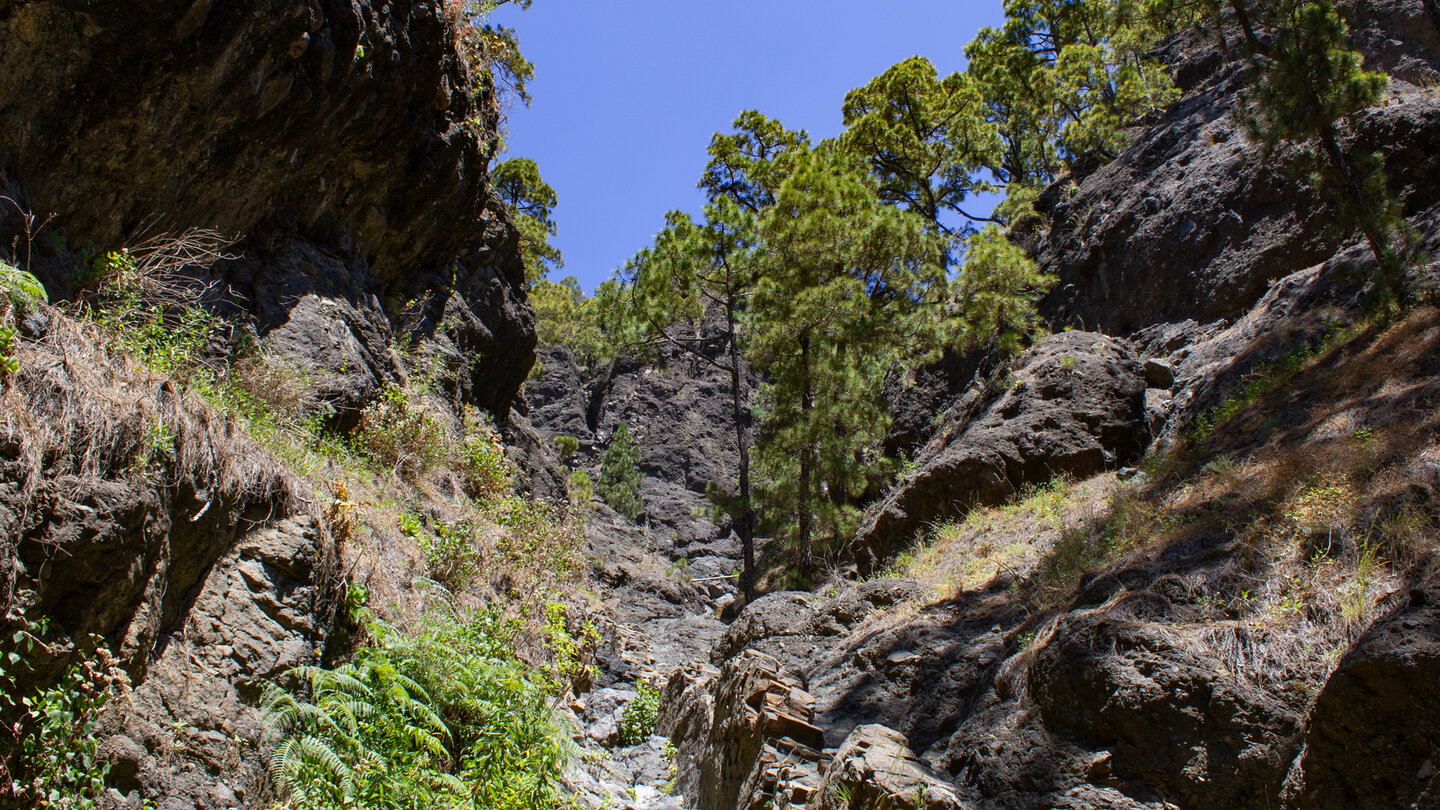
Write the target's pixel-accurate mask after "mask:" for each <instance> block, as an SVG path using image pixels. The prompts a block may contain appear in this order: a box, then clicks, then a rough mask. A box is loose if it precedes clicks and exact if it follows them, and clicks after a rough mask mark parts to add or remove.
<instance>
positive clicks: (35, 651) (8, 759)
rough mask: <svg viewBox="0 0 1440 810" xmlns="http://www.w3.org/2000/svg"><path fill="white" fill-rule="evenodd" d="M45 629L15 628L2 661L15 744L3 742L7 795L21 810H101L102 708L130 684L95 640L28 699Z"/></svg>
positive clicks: (1, 690) (1, 702) (2, 710)
mask: <svg viewBox="0 0 1440 810" xmlns="http://www.w3.org/2000/svg"><path fill="white" fill-rule="evenodd" d="M43 633H44V625H43V624H42V625H38V626H29V625H23V626H21V627H18V628H16V629H14V630H13V631H12V632H11V634H10V638H8V639H7V640H6V641H7V643H6V644H4V645H3V647H4V649H5V650H6V652H5V653H4V656H3V658H0V716H3V717H4V718H5V720H6V723H7V731H8V732H9V734H8V735H7V737H8V739H5V740H0V754H3V755H4V758H3V760H0V777H4V778H3V779H0V798H4V799H6V800H9V801H14V802H16V803H17V804H16V805H15V806H28V807H53V808H57V809H63V810H92V809H93V808H97V807H100V806H102V805H101V802H102V800H103V798H104V796H105V794H106V786H105V780H106V778H107V777H108V776H109V774H110V763H108V762H106V761H104V760H102V759H101V758H100V756H99V731H100V728H99V725H100V711H101V710H102V709H103V708H104V707H105V704H106V703H108V702H109V701H110V700H111V698H112V697H113V696H114V695H115V694H116V693H117V692H121V691H123V690H125V689H128V688H129V684H130V680H129V677H128V676H127V675H126V674H125V672H124V670H122V669H121V668H120V666H119V663H118V662H117V661H116V660H115V659H114V658H113V657H112V656H111V654H110V651H109V650H108V649H107V648H106V647H104V646H103V644H102V643H101V642H102V639H99V638H98V637H92V638H91V639H89V644H90V645H91V646H92V647H93V652H88V653H81V654H79V655H78V656H77V658H76V660H75V662H74V663H72V664H71V665H70V666H68V667H66V668H65V671H64V674H62V675H61V676H60V679H59V680H58V681H57V682H55V683H54V684H52V685H50V686H49V687H47V688H42V689H36V690H35V691H33V692H31V693H30V694H28V695H23V696H22V693H21V692H20V690H19V689H18V688H17V685H18V684H19V683H20V682H21V679H22V678H23V676H24V675H25V673H26V671H27V670H29V669H30V668H31V667H32V666H33V664H34V662H35V660H36V659H37V658H38V657H39V656H40V655H41V654H42V653H44V652H48V651H47V650H45V649H44V647H45V645H44V644H43V642H41V640H40V638H39V636H40V635H43Z"/></svg>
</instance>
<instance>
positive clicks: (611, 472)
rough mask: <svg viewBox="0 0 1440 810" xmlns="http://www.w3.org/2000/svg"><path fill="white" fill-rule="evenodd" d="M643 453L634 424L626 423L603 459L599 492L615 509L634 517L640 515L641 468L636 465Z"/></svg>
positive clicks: (611, 441) (618, 431) (618, 429)
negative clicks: (634, 436)
mask: <svg viewBox="0 0 1440 810" xmlns="http://www.w3.org/2000/svg"><path fill="white" fill-rule="evenodd" d="M638 461H639V453H638V451H637V449H636V447H635V440H634V439H632V438H630V427H629V426H628V425H626V424H625V423H624V422H621V423H620V427H618V428H616V429H615V435H614V436H612V437H610V443H609V444H607V445H605V454H604V455H603V456H602V457H601V458H600V482H599V484H597V485H596V487H595V491H596V492H597V493H598V494H599V495H600V498H601V499H602V500H604V501H605V503H607V504H609V506H610V508H611V509H614V510H615V511H616V512H619V513H620V514H622V515H624V516H625V517H627V518H630V519H631V520H634V519H635V518H637V517H639V516H640V510H641V508H643V503H642V502H641V499H640V469H639V467H637V466H636V464H637V462H638Z"/></svg>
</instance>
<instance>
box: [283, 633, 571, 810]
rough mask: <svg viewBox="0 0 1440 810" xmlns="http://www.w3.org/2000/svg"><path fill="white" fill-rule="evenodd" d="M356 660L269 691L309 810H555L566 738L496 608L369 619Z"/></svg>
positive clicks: (288, 781) (290, 783) (292, 774)
mask: <svg viewBox="0 0 1440 810" xmlns="http://www.w3.org/2000/svg"><path fill="white" fill-rule="evenodd" d="M368 624H369V635H370V638H371V639H372V640H371V643H370V644H368V645H367V646H365V647H362V648H361V649H360V650H359V651H358V652H357V653H356V655H355V656H354V658H353V660H351V661H349V662H347V663H345V664H342V665H340V666H337V667H334V668H331V669H324V668H318V667H306V668H301V669H299V670H296V672H295V674H296V675H298V676H299V678H300V680H301V682H302V685H301V687H300V688H299V689H297V690H296V691H294V692H292V691H286V690H283V689H280V688H278V687H275V686H272V687H270V688H269V690H268V691H267V693H266V695H265V699H264V707H265V723H266V727H267V729H268V732H269V734H270V735H271V737H272V739H273V740H274V741H275V742H276V746H275V749H274V753H273V755H272V759H271V764H272V767H271V771H272V774H273V776H274V780H275V785H276V788H277V790H279V791H280V792H281V794H282V795H283V796H287V797H289V798H290V799H291V800H292V801H294V802H297V803H298V804H299V805H300V806H303V807H306V808H315V809H316V810H319V809H320V808H340V807H366V808H397V810H399V808H413V807H426V808H429V807H436V808H475V809H476V810H479V809H480V808H484V810H541V808H544V809H545V810H549V808H552V807H555V806H556V804H557V802H558V795H559V794H558V787H559V780H560V775H561V771H562V769H563V768H564V766H565V763H566V762H567V761H568V756H569V745H570V744H569V740H568V737H567V736H566V735H565V733H564V732H563V731H562V729H561V727H560V725H559V721H558V720H557V718H556V715H555V714H554V712H553V710H552V708H551V705H550V699H549V693H548V692H547V691H546V689H545V687H544V684H543V683H542V682H541V681H539V680H537V679H536V677H535V676H534V675H533V674H532V672H531V670H530V668H529V667H527V666H526V664H525V663H524V662H522V661H521V660H520V659H519V657H518V655H517V641H518V635H519V632H520V631H519V626H518V625H517V623H516V622H514V621H513V620H511V619H507V618H505V616H504V615H503V614H502V613H501V612H500V611H498V610H494V609H491V610H487V611H481V612H478V613H471V614H465V615H461V616H455V615H450V614H448V613H446V614H442V613H438V612H432V613H430V614H427V615H426V616H425V617H424V618H423V619H422V620H421V623H420V624H419V626H417V627H413V628H406V629H404V630H403V631H402V630H400V629H398V628H395V627H392V626H390V625H388V624H386V623H384V622H380V621H378V620H374V619H371V620H370V621H369V623H368Z"/></svg>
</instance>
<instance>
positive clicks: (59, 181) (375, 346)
mask: <svg viewBox="0 0 1440 810" xmlns="http://www.w3.org/2000/svg"><path fill="white" fill-rule="evenodd" d="M0 42H3V43H4V47H3V48H0V258H4V259H5V260H7V261H8V262H10V263H12V264H14V265H16V266H19V267H22V268H26V269H28V270H30V271H31V272H33V273H34V274H35V275H36V276H37V277H38V278H39V279H40V280H41V281H42V282H43V283H44V285H45V287H46V288H47V290H48V291H49V294H50V298H51V300H52V301H56V302H63V301H67V300H71V299H72V298H74V297H76V296H84V295H86V294H87V284H88V283H89V280H88V279H87V278H86V277H85V273H84V268H85V267H86V265H87V263H88V262H89V259H90V257H91V256H94V255H96V254H104V253H106V252H108V251H118V250H121V249H122V248H126V247H132V248H133V247H135V246H136V245H138V244H142V243H144V242H145V241H146V240H147V239H152V238H155V237H157V236H162V235H166V234H183V233H187V232H192V230H191V229H205V230H206V231H210V232H214V233H217V234H219V235H221V236H222V237H223V241H224V242H226V243H229V246H228V247H226V248H225V249H224V250H223V251H222V252H223V253H224V256H223V257H222V258H221V260H220V261H219V262H215V263H212V262H210V261H206V262H196V263H194V264H191V265H189V266H184V265H185V263H184V262H180V263H179V266H177V267H175V268H172V269H174V270H176V271H177V272H178V273H179V276H180V277H181V278H182V279H183V281H184V283H185V284H186V285H188V286H187V289H191V290H202V291H203V294H201V295H200V300H202V303H203V304H204V305H205V306H206V307H207V308H208V309H210V310H211V311H213V312H217V313H220V314H222V315H224V316H225V318H226V319H227V320H228V322H229V324H230V326H231V328H230V330H229V335H230V338H229V344H228V345H226V346H216V345H212V346H210V347H208V351H212V352H215V353H218V354H224V353H225V352H227V351H233V350H235V349H237V348H239V347H249V348H248V349H247V351H251V352H254V353H256V355H257V356H259V357H261V358H263V359H264V362H265V363H268V364H271V365H272V366H273V367H275V368H284V369H287V370H288V373H290V374H291V376H293V377H294V378H295V379H298V380H304V381H306V384H305V385H304V386H301V390H299V391H298V392H297V393H296V394H295V396H297V397H299V398H301V399H303V400H304V402H303V407H304V409H305V410H307V411H308V412H310V413H312V414H314V415H315V416H316V417H318V418H320V419H323V420H325V421H326V422H327V423H328V424H329V425H330V426H331V427H332V428H333V429H335V430H339V431H345V430H348V429H349V428H351V427H353V426H354V424H355V423H356V420H357V418H358V416H359V413H360V411H361V410H362V409H363V408H364V407H365V406H366V405H368V404H369V403H371V402H372V401H374V400H375V399H376V398H377V397H378V396H379V395H380V393H381V391H382V390H384V389H385V388H386V387H387V386H392V385H397V384H401V383H403V382H404V381H405V380H406V379H407V376H409V375H411V374H412V373H413V370H414V368H415V366H414V364H413V361H412V362H410V363H407V362H404V361H402V358H401V356H400V352H399V351H398V350H399V349H401V348H403V349H405V350H406V352H407V353H408V354H410V355H411V356H412V357H413V356H416V354H417V353H418V356H423V357H426V358H429V359H428V360H426V362H425V364H424V367H425V368H427V369H437V368H438V372H435V373H434V376H435V377H436V381H435V385H436V386H437V388H438V390H437V397H438V399H440V400H443V401H445V402H448V403H449V406H450V408H451V409H452V412H453V415H454V417H455V418H457V419H458V417H459V412H460V410H461V409H462V408H463V407H464V406H474V407H476V408H479V409H482V410H488V411H489V412H490V413H491V414H493V416H494V417H495V419H496V420H497V421H498V422H499V423H501V425H502V427H505V428H506V429H508V430H512V431H516V432H519V433H521V434H523V433H525V432H526V431H527V430H528V428H527V427H526V426H525V422H524V419H523V417H522V416H519V415H515V414H512V411H511V405H512V402H513V400H514V398H515V396H516V393H517V391H518V389H519V387H520V385H521V383H522V382H523V381H524V379H525V377H526V375H527V373H528V372H529V369H530V367H531V365H532V363H533V361H534V345H535V338H534V330H533V315H532V313H531V311H530V308H529V306H528V304H527V303H526V302H525V298H524V292H523V284H524V278H523V267H522V265H521V261H520V256H519V249H518V236H517V233H516V231H515V229H514V227H513V225H512V224H511V223H510V220H509V218H508V215H507V214H506V213H505V211H504V209H503V206H502V205H501V204H500V203H499V202H498V200H497V199H496V198H495V197H494V196H493V194H492V193H491V191H490V190H489V188H488V185H487V167H488V163H489V160H490V158H491V157H492V156H493V151H494V143H495V138H496V129H495V128H496V124H497V117H496V116H497V113H496V109H497V108H496V105H495V101H494V99H493V98H490V97H489V96H488V94H487V91H486V90H485V84H484V82H483V81H481V79H482V77H481V76H480V75H479V74H478V73H477V72H476V71H478V70H479V69H480V68H479V67H478V66H471V65H467V64H465V63H464V62H463V61H462V59H461V58H460V55H459V54H458V53H457V51H456V47H455V40H454V23H453V21H451V20H447V19H446V17H445V14H444V12H443V10H442V6H441V5H440V4H435V3H426V2H416V3H385V4H380V3H370V2H356V3H349V2H345V3H338V2H309V3H305V2H302V3H269V4H265V3H262V4H259V5H249V6H245V7H243V8H241V7H238V6H237V7H230V6H223V5H220V4H212V3H210V2H208V0H200V1H199V2H166V3H159V4H151V5H148V6H146V7H145V8H144V9H143V13H142V12H141V11H140V10H137V8H136V7H134V6H133V5H131V4H123V3H90V2H63V1H62V2H49V1H48V0H39V1H37V2H31V1H30V0H5V1H4V2H3V3H0ZM11 312H13V313H15V316H16V317H17V318H18V322H17V326H18V330H19V334H18V341H19V343H18V349H16V350H15V351H16V355H15V356H16V359H17V360H18V363H19V365H18V369H17V371H16V372H15V373H14V374H12V375H9V376H8V377H7V378H6V379H5V380H4V381H3V382H0V387H3V403H4V404H3V415H0V424H3V429H0V536H3V537H4V538H5V541H4V543H3V560H4V570H5V572H6V574H5V583H6V587H5V589H4V597H5V610H6V618H7V621H11V620H15V619H17V618H18V617H19V616H20V615H21V614H22V613H23V614H24V615H25V616H26V617H27V618H28V619H30V620H32V621H33V620H37V619H44V620H45V625H44V632H43V633H41V634H40V638H41V640H42V641H43V643H44V646H43V649H42V652H41V653H40V654H39V655H38V657H37V658H36V659H35V660H34V661H33V662H32V664H33V671H32V672H31V673H30V674H29V675H27V676H26V678H27V680H26V681H25V682H23V683H20V684H17V688H20V687H27V688H28V686H30V685H32V683H44V682H46V680H47V679H49V678H53V677H54V676H55V675H56V674H57V673H58V672H59V671H60V670H61V669H62V668H63V667H64V666H65V665H67V663H69V662H70V661H73V660H75V658H76V656H77V655H78V654H80V653H82V652H85V651H88V650H92V649H94V648H95V647H96V646H97V645H104V646H105V647H107V648H109V649H110V650H113V651H114V652H115V654H116V655H117V657H118V665H119V668H120V669H121V670H123V672H124V673H125V676H126V677H127V678H128V680H129V682H130V684H131V685H132V689H131V690H130V691H129V692H128V693H127V697H126V700H125V701H124V702H123V705H119V704H112V706H111V710H110V711H109V712H107V719H106V721H105V737H104V740H103V744H102V752H101V753H102V755H103V756H104V757H105V758H106V759H107V760H109V761H111V762H112V763H113V770H112V772H111V785H110V786H111V787H113V788H114V789H115V790H116V791H118V795H120V796H124V797H127V799H126V801H128V802H130V803H131V804H134V805H135V806H138V802H140V801H141V800H142V799H145V800H148V801H153V802H158V806H159V807H162V808H194V807H204V808H211V807H214V808H220V807H236V806H261V805H263V804H264V803H265V802H266V801H267V796H269V795H270V790H271V788H270V785H269V783H268V781H267V779H266V777H265V759H264V757H263V756H261V753H262V748H261V729H260V727H259V722H258V716H257V713H256V711H255V709H254V706H255V704H256V701H257V700H258V698H259V693H260V690H261V687H262V685H263V682H264V681H265V679H267V678H271V677H274V676H276V675H278V674H280V673H282V672H284V671H285V670H287V669H289V668H290V667H293V666H296V665H298V664H306V663H316V662H318V661H319V660H320V658H321V655H322V652H323V651H324V649H325V645H326V642H327V638H328V637H329V636H330V633H331V630H332V625H333V622H334V621H335V617H336V608H337V604H338V600H339V598H340V592H341V585H342V582H343V579H344V577H343V575H342V572H341V565H342V563H341V560H342V558H343V555H342V550H339V549H337V548H336V546H335V539H336V538H334V537H332V530H331V529H332V521H330V520H327V519H326V516H325V507H326V504H327V503H329V500H328V499H329V497H330V496H328V495H325V494H320V493H316V492H314V491H313V490H312V489H311V487H310V485H309V484H308V483H307V482H306V481H304V480H303V479H302V478H301V477H299V476H297V475H296V474H294V473H293V472H292V471H291V470H290V469H288V467H287V466H286V464H284V463H282V462H280V461H278V460H276V458H275V456H274V454H273V453H272V452H271V451H270V450H269V449H267V448H264V447H261V446H259V445H257V444H256V443H254V442H252V441H250V440H249V439H248V438H246V437H245V436H244V435H243V430H242V429H241V428H240V426H239V425H237V424H236V423H235V422H234V421H233V420H230V419H227V418H223V417H220V416H217V415H216V414H215V413H214V411H213V410H212V409H211V408H210V407H208V406H207V405H206V404H205V403H203V402H201V401H200V399H199V398H197V397H196V396H195V394H194V392H191V391H187V390H185V389H183V388H182V387H180V386H178V385H176V384H175V383H174V382H171V381H168V380H167V379H166V378H165V377H164V375H158V374H156V373H155V371H154V370H153V369H149V368H144V367H141V366H139V365H138V364H136V363H134V362H132V361H130V360H127V359H126V358H125V357H124V356H123V354H121V353H116V352H114V351H111V349H110V348H109V347H107V346H106V342H107V338H106V337H105V336H104V335H102V334H100V333H99V332H98V331H96V330H95V329H94V328H93V327H90V326H86V325H84V324H83V323H78V322H76V321H75V320H72V319H71V318H69V317H66V316H65V315H63V314H61V312H60V311H58V310H56V309H53V308H50V307H46V306H44V305H38V304H30V305H26V306H22V307H19V308H14V307H13V305H9V304H7V305H6V307H5V313H6V317H10V315H9V313H11ZM277 379H279V378H278V377H277ZM512 416H513V419H512ZM331 517H333V514H332V515H331ZM340 539H343V538H340ZM37 632H39V631H38V630H37Z"/></svg>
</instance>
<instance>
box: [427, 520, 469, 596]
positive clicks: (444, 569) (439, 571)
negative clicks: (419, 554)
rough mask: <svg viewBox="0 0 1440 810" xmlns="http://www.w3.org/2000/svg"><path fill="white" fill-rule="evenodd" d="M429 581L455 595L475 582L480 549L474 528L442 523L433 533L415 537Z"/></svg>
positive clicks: (460, 523) (459, 524) (459, 522)
mask: <svg viewBox="0 0 1440 810" xmlns="http://www.w3.org/2000/svg"><path fill="white" fill-rule="evenodd" d="M419 539H420V547H421V549H423V550H424V552H425V566H426V567H427V568H429V569H430V578H431V579H433V580H435V581H436V582H438V583H440V584H441V585H444V586H445V587H446V588H448V589H450V591H451V592H452V593H458V592H459V591H462V590H464V589H465V588H467V587H469V586H470V585H471V584H472V583H474V582H475V579H476V577H478V576H479V574H480V550H479V548H478V547H477V545H476V537H475V527H474V526H472V525H471V524H470V523H469V522H468V521H463V520H462V521H457V522H455V523H442V524H440V525H438V526H436V527H435V530H434V532H433V533H431V532H421V533H420V534H419Z"/></svg>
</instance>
